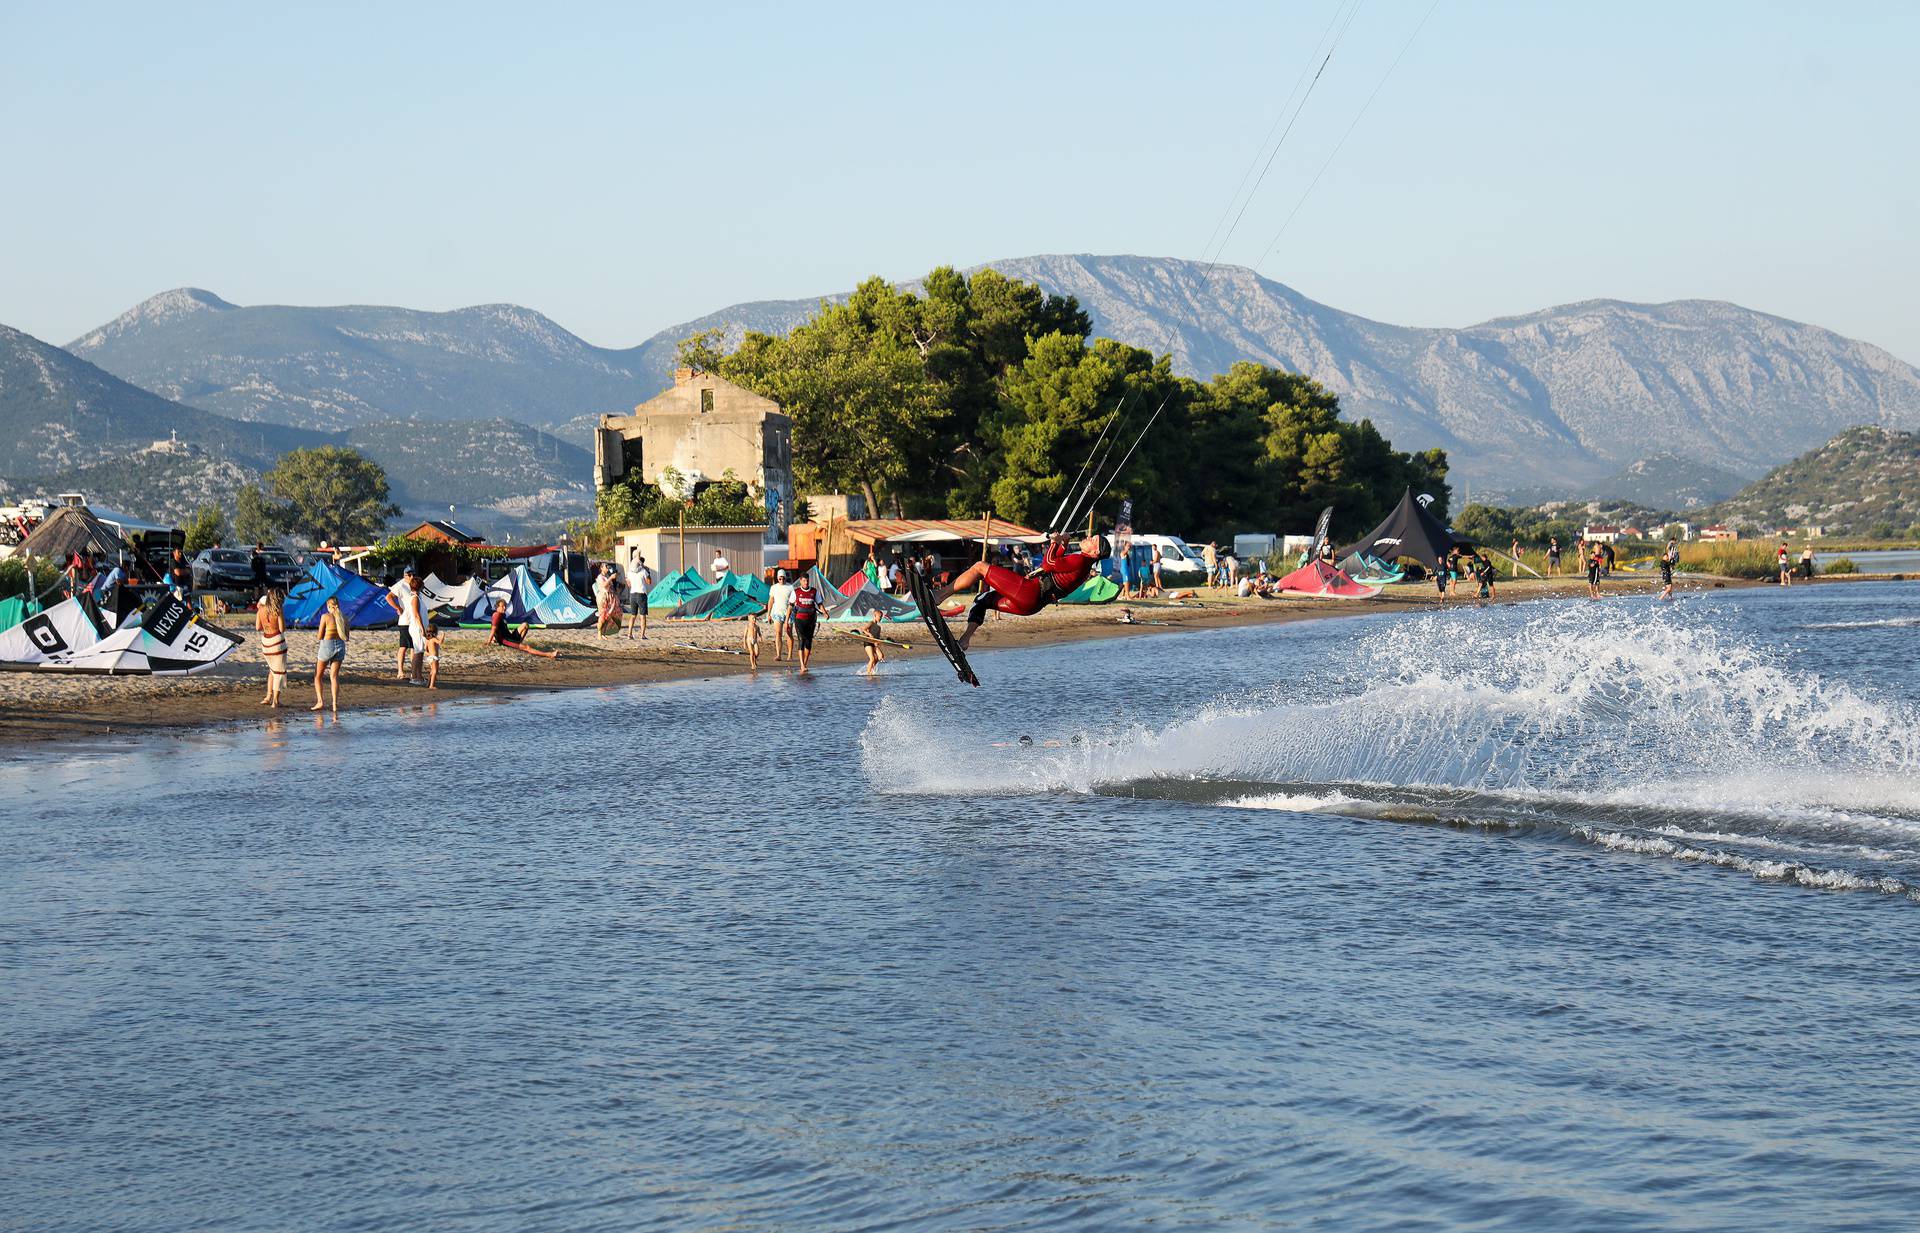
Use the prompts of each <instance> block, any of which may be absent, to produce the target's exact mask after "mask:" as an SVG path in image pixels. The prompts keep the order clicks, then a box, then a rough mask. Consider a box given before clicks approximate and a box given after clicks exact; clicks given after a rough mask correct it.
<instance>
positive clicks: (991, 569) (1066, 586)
mask: <svg viewBox="0 0 1920 1233" xmlns="http://www.w3.org/2000/svg"><path fill="white" fill-rule="evenodd" d="M1099 563H1100V558H1098V557H1090V556H1088V555H1087V554H1086V553H1084V552H1072V551H1069V550H1068V549H1067V546H1066V545H1065V544H1062V543H1058V542H1055V543H1051V544H1048V545H1047V550H1046V552H1045V554H1043V555H1042V556H1041V558H1040V568H1039V570H1037V571H1036V572H1035V573H1034V574H1033V575H1032V576H1031V577H1029V576H1027V575H1025V574H1017V573H1015V572H1014V571H1012V570H1010V569H1007V568H1006V567H1005V566H1001V565H989V566H987V587H986V589H985V590H983V591H981V592H980V594H979V596H978V597H977V598H976V599H975V600H974V601H973V607H972V608H971V609H970V610H968V612H967V624H969V625H978V624H980V623H981V622H983V621H985V620H986V619H987V612H988V610H989V609H992V610H994V611H996V612H1005V613H1008V614H1010V615H1012V616H1032V615H1033V614H1034V613H1036V612H1038V611H1040V610H1041V609H1042V608H1044V607H1046V606H1047V605H1048V604H1051V603H1054V602H1056V601H1057V600H1059V599H1061V598H1062V597H1063V596H1067V595H1071V594H1073V592H1074V590H1075V589H1076V588H1077V587H1079V585H1080V584H1081V583H1083V582H1085V581H1086V580H1087V575H1088V574H1091V573H1092V572H1093V570H1094V567H1095V566H1096V565H1098V564H1099Z"/></svg>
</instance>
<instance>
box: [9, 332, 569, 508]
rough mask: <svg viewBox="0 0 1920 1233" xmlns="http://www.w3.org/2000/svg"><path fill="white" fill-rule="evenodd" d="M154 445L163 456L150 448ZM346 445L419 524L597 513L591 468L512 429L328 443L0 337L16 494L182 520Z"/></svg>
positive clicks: (344, 435) (383, 424) (314, 434)
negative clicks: (452, 517)
mask: <svg viewBox="0 0 1920 1233" xmlns="http://www.w3.org/2000/svg"><path fill="white" fill-rule="evenodd" d="M156 443H159V444H158V445H157V446H156ZM313 445H347V446H351V447H353V448H354V449H357V450H359V451H360V452H361V453H363V454H365V455H366V456H367V457H369V458H372V459H373V460H375V461H376V462H378V463H380V464H381V466H382V467H383V468H385V469H386V471H387V477H388V481H389V483H390V484H391V485H392V488H393V495H394V500H395V501H396V503H398V504H399V505H400V506H401V507H402V508H403V509H404V510H406V511H407V512H408V513H410V514H413V515H415V516H419V517H426V516H444V515H445V514H446V512H447V507H448V506H449V505H453V506H455V508H456V512H457V513H459V515H460V516H461V517H462V518H463V519H464V520H468V521H478V522H483V523H486V524H488V525H490V526H493V527H495V528H496V529H499V530H502V531H504V530H509V529H518V528H521V527H527V528H543V527H549V526H552V525H555V524H557V523H559V522H563V521H565V520H566V519H568V518H572V517H578V516H581V515H583V514H585V513H587V512H588V511H590V510H591V509H592V508H593V492H592V475H593V458H592V456H591V455H590V454H588V453H587V452H586V451H585V450H583V449H581V448H580V447H579V446H578V445H575V444H572V443H570V442H566V441H562V440H560V439H559V438H558V437H555V436H553V435H552V434H550V433H546V432H542V431H540V430H539V429H536V428H533V427H530V426H528V425H526V424H523V423H520V422H518V421H516V420H509V419H505V418H499V417H495V418H490V419H460V420H436V419H424V418H422V419H404V420H394V419H379V420H363V421H358V422H355V423H353V424H351V425H349V426H347V427H345V428H342V429H339V430H337V431H320V430H315V429H311V428H302V427H293V426H290V425H286V424H279V423H273V422H269V421H259V420H256V421H245V420H239V419H234V418H232V417H229V416H226V415H220V414H216V413H214V412H212V411H207V410H204V409H202V408H199V407H194V406H189V405H187V404H185V403H182V402H178V401H175V400H173V399H169V398H163V397H161V396H159V395H157V394H154V393H152V392H150V391H148V390H144V389H141V388H140V387H138V386H136V385H133V384H131V383H129V382H127V381H123V380H121V379H120V378H118V377H115V376H113V375H112V374H110V373H107V372H103V371H101V370H100V369H99V368H97V367H96V366H94V365H93V364H90V363H88V362H87V361H85V360H83V359H80V358H79V357H77V356H75V355H73V354H71V353H70V352H67V351H64V350H62V349H60V348H59V347H54V346H50V345H48V344H47V343H44V342H41V341H40V340H39V339H36V338H34V337H32V336H31V335H28V334H23V333H21V332H20V331H18V330H13V329H9V328H7V327H5V326H0V476H15V477H20V479H18V480H17V481H16V482H14V483H12V484H9V485H7V488H8V489H9V490H11V491H13V492H14V494H15V495H31V494H33V493H52V492H56V491H78V492H85V493H87V494H88V495H89V496H90V497H93V498H95V499H97V500H99V501H100V502H101V503H102V504H104V505H107V506H108V507H109V508H112V509H117V510H121V511H123V512H125V513H130V514H135V515H138V516H140V517H146V518H178V517H180V516H181V515H182V514H183V513H184V512H191V511H192V509H194V508H195V507H197V506H198V505H200V504H202V503H204V502H205V501H209V500H211V501H220V502H223V503H230V502H231V500H232V495H233V493H234V492H235V491H237V490H238V489H239V487H240V486H241V485H242V484H247V483H253V482H255V481H257V480H258V479H259V477H260V473H261V472H263V471H265V470H267V469H268V468H270V467H271V466H272V465H273V463H274V461H275V460H276V459H277V458H279V456H280V455H281V454H283V453H285V452H286V451H287V450H290V449H295V448H298V447H302V446H313Z"/></svg>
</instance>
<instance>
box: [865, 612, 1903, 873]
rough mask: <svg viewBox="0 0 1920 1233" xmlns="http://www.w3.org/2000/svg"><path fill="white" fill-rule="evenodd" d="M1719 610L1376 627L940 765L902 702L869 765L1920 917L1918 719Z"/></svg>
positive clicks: (895, 774) (908, 779)
mask: <svg viewBox="0 0 1920 1233" xmlns="http://www.w3.org/2000/svg"><path fill="white" fill-rule="evenodd" d="M1703 615H1704V614H1703V613H1701V612H1700V611H1699V610H1698V609H1695V610H1693V611H1691V612H1689V613H1688V614H1687V615H1685V616H1682V615H1680V614H1678V613H1677V612H1676V611H1675V610H1674V609H1672V608H1668V607H1660V608H1639V609H1633V608H1627V607H1626V606H1624V605H1611V606H1608V607H1606V608H1598V607H1587V606H1584V605H1583V606H1555V607H1551V608H1546V607H1519V606H1516V607H1515V608H1513V609H1508V610H1506V611H1504V612H1476V613H1470V614H1437V615H1433V616H1426V617H1420V618H1415V619H1412V620H1407V621H1402V622H1399V623H1395V624H1391V625H1385V626H1380V625H1374V624H1372V623H1368V625H1367V626H1366V628H1365V632H1364V633H1362V634H1360V635H1359V636H1358V637H1355V638H1353V639H1351V640H1350V641H1343V642H1341V643H1340V644H1339V648H1340V656H1339V662H1338V665H1337V667H1332V666H1328V665H1325V664H1319V663H1315V664H1313V665H1311V666H1310V667H1309V668H1308V669H1307V670H1304V671H1302V670H1301V669H1299V668H1298V667H1297V666H1296V663H1297V661H1295V660H1281V659H1279V658H1277V656H1278V654H1279V653H1280V652H1279V650H1278V648H1279V646H1280V645H1281V641H1280V639H1275V640H1274V642H1273V643H1271V644H1269V645H1273V646H1275V647H1276V659H1275V661H1274V663H1275V674H1276V675H1281V674H1282V671H1283V669H1282V665H1284V674H1285V675H1287V676H1288V677H1289V680H1288V682H1287V683H1286V684H1285V685H1275V686H1273V687H1271V688H1268V689H1266V690H1262V691H1259V692H1258V693H1257V694H1255V695H1253V696H1241V697H1238V698H1234V699H1231V700H1223V701H1216V702H1214V703H1211V704H1209V705H1207V706H1205V707H1203V708H1201V709H1200V710H1199V711H1198V713H1196V714H1193V715H1191V716H1190V717H1187V718H1184V719H1181V720H1178V721H1176V722H1173V723H1171V724H1167V725H1165V726H1162V727H1158V728H1149V727H1145V726H1138V725H1135V726H1116V727H1114V728H1111V729H1107V730H1101V729H1098V728H1084V729H1082V730H1080V731H1078V732H1074V733H1071V734H1056V736H1057V737H1058V738H1059V739H1055V740H1053V741H1050V742H1040V743H1036V744H1033V745H1029V746H1016V747H1011V748H991V749H978V750H976V749H973V748H971V747H969V748H966V749H964V750H952V753H951V756H947V757H943V758H941V759H938V760H927V759H924V758H922V759H914V760H903V758H902V756H901V755H902V753H903V751H910V750H920V751H925V750H928V749H933V748H939V747H941V746H942V743H943V741H948V740H950V738H948V737H946V736H944V734H945V733H948V732H950V730H951V723H952V716H951V715H950V714H943V715H941V716H940V717H939V719H938V720H937V721H935V720H932V719H931V718H923V717H922V716H920V715H918V714H916V713H914V712H913V711H912V710H911V708H910V707H908V706H906V705H903V704H900V703H897V702H894V701H893V700H891V699H889V700H888V701H886V702H883V703H882V705H881V706H880V707H879V708H877V710H876V711H875V713H874V715H873V717H872V719H871V720H870V722H869V723H868V725H867V728H866V730H865V732H864V733H863V734H862V749H863V757H864V759H865V761H866V769H867V771H868V776H869V778H870V780H872V781H873V782H874V783H876V784H883V785H884V790H887V791H904V792H915V793H933V794H939V793H964V794H967V795H976V794H978V793H979V792H980V790H981V784H982V782H983V781H985V782H988V783H990V784H992V785H994V788H995V790H998V791H1002V792H1010V793H1036V792H1079V793H1099V794H1105V795H1119V796H1150V797H1164V798H1172V799H1179V800H1185V801H1192V802H1198V803H1204V804H1212V805H1220V806H1232V807H1236V808H1245V809H1269V810H1283V811H1291V812H1303V813H1323V814H1336V815H1347V816H1358V817H1374V818H1390V819H1395V820H1406V821H1430V822H1440V823H1447V824H1453V825H1474V826H1482V825H1493V826H1498V827H1502V828H1505V829H1508V830H1526V831H1547V832H1551V833H1555V834H1558V835H1559V836H1561V837H1563V838H1566V839H1570V840H1574V841H1579V842H1585V843H1590V844H1594V845H1596V846H1599V847H1602V848H1606V849H1610V850H1616V851H1629V852H1635V853H1639V854H1641V855H1648V856H1658V857H1664V858H1667V859H1671V860H1677V861H1686V862H1692V863H1703V864H1709V865H1716V866H1720V867H1724V868H1729V869H1736V870H1740V871H1742V872H1746V873H1749V874H1751V875H1752V876H1754V877H1757V878H1763V879H1767V880H1775V881H1785V882H1793V883H1797V884H1800V885H1806V886H1817V887H1823V888H1831V889H1874V890H1882V891H1888V892H1890V893H1899V894H1906V895H1910V896H1912V897H1914V898H1916V899H1920V890H1915V889H1914V888H1915V887H1916V886H1920V774H1916V772H1917V771H1920V713H1916V711H1915V709H1914V708H1912V707H1910V706H1907V705H1904V704H1901V703H1898V702H1893V701H1888V700H1885V699H1879V698H1875V697H1872V696H1869V695H1866V694H1863V693H1862V692H1860V691H1858V690H1856V689H1854V688H1853V687H1851V686H1849V685H1846V684H1844V683H1840V682H1833V681H1826V680H1822V679H1821V678H1819V677H1818V676H1815V675H1811V674H1808V673H1804V672H1794V671H1789V670H1787V669H1786V668H1785V667H1783V665H1784V664H1785V662H1786V657H1785V656H1784V654H1783V653H1781V652H1778V651H1774V650H1769V649H1767V648H1765V647H1763V646H1760V645H1757V644H1756V643H1755V642H1753V641H1752V640H1750V639H1748V638H1745V637H1743V636H1742V635H1739V634H1736V633H1732V632H1729V631H1726V630H1723V629H1720V628H1717V627H1715V626H1713V625H1709V624H1704V623H1702V621H1701V618H1702V616H1703ZM903 761H904V762H905V765H906V766H907V767H908V769H906V770H905V771H904V773H903V771H902V766H903ZM883 768H884V770H885V774H884V775H883V774H882V770H883ZM1835 862H1845V863H1847V864H1851V865H1854V866H1863V867H1860V868H1853V869H1847V868H1830V867H1829V866H1831V865H1833V864H1834V863H1835Z"/></svg>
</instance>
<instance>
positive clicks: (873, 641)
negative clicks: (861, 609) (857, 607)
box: [860, 612, 886, 676]
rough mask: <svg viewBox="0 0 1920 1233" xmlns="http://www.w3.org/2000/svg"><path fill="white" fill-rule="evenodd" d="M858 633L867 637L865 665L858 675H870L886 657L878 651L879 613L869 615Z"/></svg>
mask: <svg viewBox="0 0 1920 1233" xmlns="http://www.w3.org/2000/svg"><path fill="white" fill-rule="evenodd" d="M860 633H861V634H862V635H863V636H864V637H865V638H866V639H867V666H866V667H864V668H862V669H860V675H861V676H872V675H873V670H874V669H875V668H878V667H879V666H880V661H881V660H883V659H885V658H886V656H885V655H882V654H881V653H880V614H879V613H877V612H876V613H874V614H873V615H872V616H869V617H868V618H867V623H866V624H865V625H862V626H861V627H860Z"/></svg>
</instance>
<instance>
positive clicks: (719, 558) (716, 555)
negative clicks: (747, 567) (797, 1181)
mask: <svg viewBox="0 0 1920 1233" xmlns="http://www.w3.org/2000/svg"><path fill="white" fill-rule="evenodd" d="M707 568H708V569H711V570H712V571H713V585H715V586H719V585H720V584H721V583H723V582H725V581H726V580H727V571H728V570H729V569H731V568H732V567H731V566H729V565H728V564H727V556H726V554H725V553H723V552H721V551H720V550H719V549H718V548H715V549H714V550H713V561H712V563H711V564H710V565H708V566H707Z"/></svg>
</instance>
